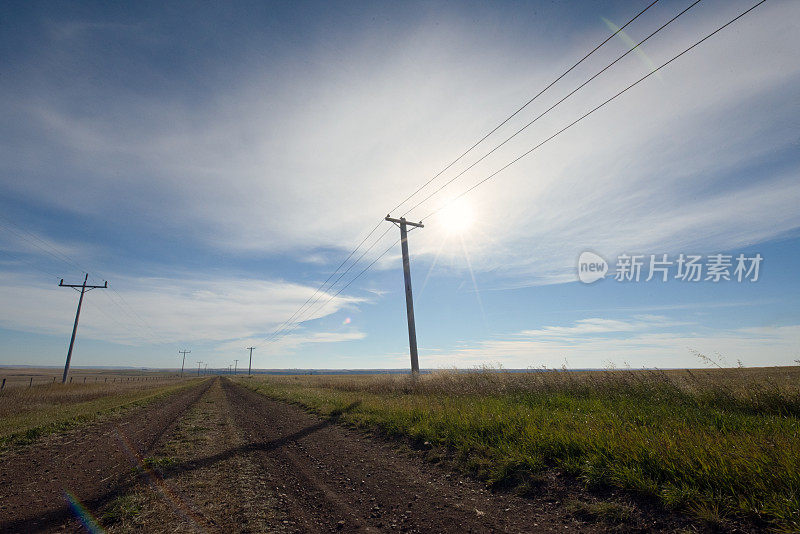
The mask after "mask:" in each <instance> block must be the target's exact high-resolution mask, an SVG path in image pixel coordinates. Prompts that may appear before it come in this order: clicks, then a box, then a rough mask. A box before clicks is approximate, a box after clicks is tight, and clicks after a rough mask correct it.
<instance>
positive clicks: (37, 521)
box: [0, 402, 360, 532]
mask: <svg viewBox="0 0 800 534" xmlns="http://www.w3.org/2000/svg"><path fill="white" fill-rule="evenodd" d="M359 404H360V402H354V403H352V404H350V405H349V406H347V407H345V408H344V409H342V410H336V411H334V412H333V413H331V415H330V417H329V418H328V419H325V420H323V421H320V422H319V423H316V424H314V425H310V426H307V427H305V428H302V429H300V430H298V431H297V432H294V433H292V434H289V435H287V436H282V437H280V438H277V439H274V440H270V441H266V442H263V443H250V444H247V445H244V446H241V447H236V448H233V449H230V450H227V451H225V452H222V453H219V454H215V455H213V456H208V457H206V458H201V459H199V460H191V461H188V462H182V463H179V464H174V465H171V466H170V467H169V468H167V469H165V470H163V471H161V470H158V471H152V470H149V471H148V472H145V471H141V470H140V472H139V473H138V475H137V476H136V477H135V478H133V479H131V480H129V481H127V482H125V483H122V484H120V485H118V486H117V487H115V488H114V489H112V490H111V491H109V492H107V493H105V494H103V495H101V496H100V497H96V498H94V499H91V500H87V501H81V504H83V506H84V507H85V508H87V509H88V510H89V511H91V512H95V511H97V510H98V509H100V508H102V507H103V506H104V505H106V504H108V503H109V502H111V501H113V500H114V499H116V498H118V497H120V496H122V495H125V494H126V493H128V492H130V491H131V490H132V489H134V488H135V487H136V486H138V485H140V484H141V483H142V482H145V483H146V482H148V478H149V477H153V476H155V477H157V478H160V479H162V480H165V479H170V478H174V477H176V476H178V475H180V474H182V473H186V472H189V471H194V470H196V469H202V468H204V467H208V466H211V465H214V464H216V463H218V462H222V461H225V460H227V459H230V458H233V457H235V456H238V455H242V454H247V453H251V452H269V451H274V450H276V449H280V448H281V447H284V446H286V445H287V444H289V443H293V442H295V441H298V440H300V439H303V438H304V437H306V436H308V435H310V434H313V433H314V432H318V431H319V430H322V429H323V428H325V427H328V426H330V425H332V424H334V423H335V422H336V421H337V420H338V419H339V418H340V417H341V416H342V415H343V414H345V413H347V412H349V411H352V410H354V409H355V408H357V407H358V405H359ZM65 491H66V489H65ZM73 516H74V514H73V512H72V510H71V509H70V507H69V505H68V504H67V503H66V498H65V503H64V504H63V505H62V506H59V507H58V508H53V509H52V510H50V511H48V512H47V513H45V514H37V515H35V516H29V517H23V518H18V519H13V520H8V521H3V522H0V532H46V531H50V530H52V529H53V528H55V527H58V526H61V525H62V524H63V523H64V522H66V521H68V520H69V519H71V518H72V517H73Z"/></svg>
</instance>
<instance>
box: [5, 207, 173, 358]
mask: <svg viewBox="0 0 800 534" xmlns="http://www.w3.org/2000/svg"><path fill="white" fill-rule="evenodd" d="M0 219H2V220H3V221H5V223H3V222H2V221H0V224H1V225H3V226H4V227H5V228H7V229H9V230H11V231H12V232H14V233H15V234H16V235H17V236H18V237H20V238H21V239H22V240H23V241H27V242H28V243H30V244H31V245H33V246H34V247H36V248H38V249H39V250H41V251H42V252H44V253H46V254H48V255H49V256H50V257H52V258H54V259H56V260H58V261H60V262H63V263H64V264H65V265H68V266H70V267H73V268H75V269H77V270H78V271H80V272H81V274H88V275H89V276H91V277H92V278H96V279H98V280H105V277H103V275H102V274H99V273H97V272H92V271H89V270H87V269H85V268H84V267H82V266H81V265H79V264H78V263H77V262H76V261H75V260H74V259H73V258H71V257H70V256H69V255H68V254H66V253H65V252H63V251H62V250H60V249H59V248H58V247H56V246H55V245H53V244H52V243H49V242H47V241H45V240H44V239H42V238H41V237H39V236H38V235H36V234H35V233H33V232H31V231H30V230H27V229H25V228H23V227H22V226H20V225H19V224H17V223H15V222H14V221H12V220H11V219H9V218H8V217H5V216H3V215H0ZM26 235H27V236H29V237H26ZM34 241H38V242H39V243H41V245H39V244H37V243H36V242H34ZM48 249H49V250H48ZM35 268H36V267H35ZM37 269H38V268H37ZM39 270H42V269H39ZM42 271H43V270H42ZM43 272H44V271H43ZM46 274H49V275H50V276H53V274H52V273H46ZM55 278H56V279H58V278H59V277H58V276H56V277H55ZM108 289H111V291H112V292H113V293H114V294H115V295H117V298H119V299H120V300H121V301H122V302H123V304H125V306H127V307H128V310H130V311H128V310H126V309H125V308H124V307H123V306H122V305H121V304H119V303H118V302H116V301H115V300H114V299H113V298H111V295H110V294H108V293H106V296H107V297H108V299H109V300H110V301H111V303H112V304H114V305H116V306H117V307H118V308H119V309H120V310H121V311H122V312H123V313H125V314H126V315H128V317H130V318H131V319H133V320H134V322H138V323H139V325H138V326H139V327H142V326H143V327H144V328H145V330H149V331H150V333H151V334H152V335H153V337H150V336H144V337H143V339H147V338H148V337H150V339H149V341H151V342H152V341H153V340H156V341H159V340H160V341H161V342H162V343H167V342H168V341H166V340H165V338H162V337H161V336H159V335H158V334H157V333H156V331H155V330H154V329H153V328H152V327H151V326H150V325H149V324H148V323H147V322H146V321H145V320H144V319H143V318H142V317H141V316H140V315H139V314H138V313H137V312H136V310H135V309H133V307H132V306H131V305H130V304H128V302H127V301H126V300H125V299H124V297H123V296H122V295H121V294H120V293H119V292H118V291H117V290H116V289H115V288H114V287H109V288H108ZM95 305H96V306H97V307H98V308H101V306H99V305H98V304H95ZM106 315H108V314H106ZM128 326H130V325H128ZM143 332H144V331H143Z"/></svg>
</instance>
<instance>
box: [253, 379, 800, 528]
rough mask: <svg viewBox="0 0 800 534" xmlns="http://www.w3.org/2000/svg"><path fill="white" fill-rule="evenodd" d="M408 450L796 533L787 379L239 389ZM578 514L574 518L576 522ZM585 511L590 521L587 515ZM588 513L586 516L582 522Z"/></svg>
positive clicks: (263, 384) (792, 416)
mask: <svg viewBox="0 0 800 534" xmlns="http://www.w3.org/2000/svg"><path fill="white" fill-rule="evenodd" d="M242 382H243V383H245V384H246V385H248V386H249V387H251V388H253V389H255V390H257V391H259V392H261V393H263V394H265V395H268V396H270V397H273V398H276V399H281V400H287V401H291V402H296V403H299V404H301V405H303V406H305V407H307V408H308V409H311V410H313V411H315V412H317V413H320V414H322V415H328V416H335V417H337V418H338V419H339V420H340V421H342V422H345V423H348V424H353V425H357V426H359V427H361V428H365V429H369V430H372V431H376V432H378V433H380V434H383V435H385V436H389V437H393V438H401V439H406V440H410V441H411V443H412V444H414V445H415V446H418V447H422V448H427V449H430V450H429V452H428V457H429V458H430V459H433V460H435V459H436V458H448V459H450V460H452V461H453V462H454V463H455V465H457V466H458V467H460V468H461V469H462V470H464V471H466V472H467V473H469V474H471V475H473V476H476V477H478V478H480V479H483V480H485V481H487V482H488V483H489V484H490V485H492V486H495V487H506V488H508V487H512V488H516V489H517V490H518V491H522V492H525V491H535V487H536V485H537V481H538V483H541V480H543V477H542V473H543V472H544V471H546V470H557V471H559V472H562V473H564V474H566V475H567V476H570V477H577V478H578V479H579V480H581V481H583V482H584V483H585V484H586V485H587V486H588V487H590V488H591V487H595V488H597V487H615V488H622V489H624V490H628V491H631V492H632V493H634V494H636V495H639V496H643V497H649V498H654V499H656V500H657V501H658V502H660V503H661V505H663V506H664V507H666V508H667V509H672V510H679V511H681V512H684V513H688V514H689V515H691V516H693V517H695V518H696V519H698V520H701V521H703V522H705V523H706V524H708V525H709V526H712V527H713V526H724V525H729V526H730V525H732V524H739V523H749V524H752V525H753V526H755V527H757V528H769V529H771V530H775V531H786V532H797V531H800V368H798V367H781V368H755V369H747V368H734V369H711V370H682V371H634V370H608V371H596V372H592V371H590V372H570V371H544V370H543V371H538V370H536V371H531V372H528V373H510V372H502V371H497V370H493V369H482V370H476V371H473V372H469V373H463V372H456V371H439V372H435V373H433V374H430V375H422V376H420V377H418V378H417V379H412V378H411V377H410V376H397V375H369V376H364V375H358V376H356V375H350V376H281V377H266V378H263V379H250V380H243V381H242ZM584 512H585V511H584ZM595 512H596V511H592V513H595ZM585 513H588V512H585Z"/></svg>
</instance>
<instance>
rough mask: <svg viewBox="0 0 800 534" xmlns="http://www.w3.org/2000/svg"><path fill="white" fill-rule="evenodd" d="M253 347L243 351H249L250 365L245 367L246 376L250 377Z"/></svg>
mask: <svg viewBox="0 0 800 534" xmlns="http://www.w3.org/2000/svg"><path fill="white" fill-rule="evenodd" d="M254 348H255V347H247V348H246V349H245V350H249V351H250V365H248V366H247V376H250V372H251V371H252V370H253V349H254Z"/></svg>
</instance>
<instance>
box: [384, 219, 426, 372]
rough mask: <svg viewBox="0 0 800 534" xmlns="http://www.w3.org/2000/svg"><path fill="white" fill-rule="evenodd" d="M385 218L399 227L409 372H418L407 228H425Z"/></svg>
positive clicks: (421, 225)
mask: <svg viewBox="0 0 800 534" xmlns="http://www.w3.org/2000/svg"><path fill="white" fill-rule="evenodd" d="M386 220H387V221H389V222H391V223H394V224H395V225H397V226H399V227H400V248H401V249H402V251H403V278H404V279H405V282H406V315H407V316H408V347H409V350H410V352H411V374H412V375H417V374H419V358H418V356H417V328H416V326H415V325H414V297H413V295H412V294H411V262H410V261H409V259H408V229H407V228H406V227H407V226H412V227H413V228H425V225H423V224H422V222H418V223H413V222H408V221H406V219H405V217H400V218H399V219H393V218H391V217H389V216H388V215H387V216H386Z"/></svg>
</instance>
